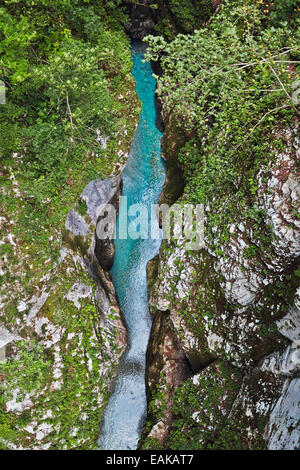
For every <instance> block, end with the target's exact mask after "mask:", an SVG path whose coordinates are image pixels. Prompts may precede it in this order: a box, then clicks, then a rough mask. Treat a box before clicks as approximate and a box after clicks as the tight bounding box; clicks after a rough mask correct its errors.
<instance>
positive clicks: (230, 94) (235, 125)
mask: <svg viewBox="0 0 300 470" xmlns="http://www.w3.org/2000/svg"><path fill="white" fill-rule="evenodd" d="M284 5H285V8H284ZM296 13H297V8H296V2H291V1H288V2H280V3H279V2H274V5H273V7H272V8H271V9H270V7H269V4H268V3H267V2H265V1H263V0H258V1H250V0H248V1H246V2H245V1H243V2H241V1H239V2H232V1H230V0H227V1H225V2H224V4H223V7H222V9H221V11H220V12H219V14H218V15H216V17H214V18H213V19H212V21H211V24H209V26H207V28H203V29H199V30H197V31H195V32H194V33H193V34H190V35H182V34H178V35H177V37H176V38H175V39H174V40H173V41H171V42H167V40H166V39H165V38H164V37H161V36H156V37H154V36H153V37H150V38H149V41H150V47H151V52H150V53H149V57H151V58H152V59H154V60H160V61H161V64H162V68H163V71H164V74H163V76H162V77H161V78H160V79H159V87H158V94H159V96H160V97H161V98H162V99H163V101H164V103H165V108H164V109H165V112H166V114H172V115H173V116H174V118H175V119H176V120H177V122H180V129H181V131H182V132H184V133H185V134H186V136H187V144H186V146H185V148H183V149H182V150H181V155H180V161H181V163H182V166H183V171H184V174H185V178H186V181H187V186H186V190H185V194H186V196H187V198H188V199H189V200H190V201H191V202H194V203H197V202H202V203H205V202H206V201H208V200H209V201H210V202H212V201H215V200H216V201H217V203H218V205H219V206H221V205H222V201H224V202H225V200H226V204H228V207H229V210H228V216H230V207H231V206H232V208H233V209H232V214H231V215H232V217H234V213H236V205H237V204H238V205H239V206H240V207H241V206H243V205H244V204H245V202H246V201H248V200H249V198H250V199H251V197H252V196H253V195H254V194H255V192H256V182H255V175H256V174H257V171H258V169H259V168H261V166H262V165H263V164H266V163H268V162H269V161H270V160H271V159H272V148H271V145H270V136H271V134H272V133H273V129H274V126H275V125H276V123H277V122H278V119H280V122H281V125H282V126H284V125H285V123H286V122H291V121H292V120H293V119H294V117H295V116H297V115H298V116H299V111H298V110H297V100H295V99H293V94H294V90H295V86H296V85H297V80H298V79H299V77H300V75H299V52H300V50H299V24H300V23H299V17H298V16H297V15H296ZM183 97H184V99H183ZM273 140H274V142H273V149H274V148H275V147H278V148H280V145H281V141H280V139H279V138H278V139H275V136H274V139H273ZM237 174H240V175H241V181H240V182H239V186H238V187H236V184H235V180H236V176H237ZM212 212H213V211H212ZM215 212H216V211H215ZM212 217H213V216H212ZM224 222H228V220H227V221H224ZM212 224H213V225H216V224H220V221H219V220H213V221H212Z"/></svg>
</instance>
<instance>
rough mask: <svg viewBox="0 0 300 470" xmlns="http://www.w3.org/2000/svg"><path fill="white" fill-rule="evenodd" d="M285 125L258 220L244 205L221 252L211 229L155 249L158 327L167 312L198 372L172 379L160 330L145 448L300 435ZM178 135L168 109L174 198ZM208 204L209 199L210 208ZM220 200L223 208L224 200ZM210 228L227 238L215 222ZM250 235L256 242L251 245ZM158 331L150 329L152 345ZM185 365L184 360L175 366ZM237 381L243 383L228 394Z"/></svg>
mask: <svg viewBox="0 0 300 470" xmlns="http://www.w3.org/2000/svg"><path fill="white" fill-rule="evenodd" d="M281 133H282V136H283V138H284V139H285V142H286V146H285V150H284V151H281V152H280V153H279V152H277V155H276V159H275V161H274V162H273V163H270V164H269V166H268V167H265V168H262V169H261V170H260V171H259V173H258V175H257V185H258V190H257V193H256V200H255V204H254V206H255V208H256V210H257V211H258V212H260V211H261V214H263V216H262V220H260V224H259V230H258V227H256V226H255V224H253V220H252V221H251V220H250V219H248V218H247V217H246V216H245V215H243V214H239V213H238V212H237V214H236V220H235V221H234V222H233V223H232V224H231V226H230V227H229V229H230V230H229V231H230V238H229V240H226V241H222V242H221V252H222V253H223V254H222V255H221V256H220V254H219V253H216V252H215V251H214V249H213V248H212V246H213V245H212V244H211V241H210V240H211V239H210V237H209V236H208V235H206V237H205V248H204V249H202V250H199V251H194V252H187V251H186V250H185V247H184V246H183V245H182V244H180V243H178V242H177V241H164V242H163V245H162V248H161V251H160V254H159V256H158V257H157V258H155V259H154V260H152V261H151V262H150V264H149V265H148V282H149V299H150V300H149V301H150V308H151V312H152V315H153V316H154V326H153V331H152V336H153V337H154V336H155V335H156V334H157V333H156V328H157V326H156V325H157V322H162V321H163V320H162V316H163V315H164V316H165V320H164V321H165V322H166V323H167V324H168V325H169V326H168V331H169V332H170V331H172V337H173V338H174V340H173V343H172V344H175V343H176V344H177V346H176V348H175V347H174V348H173V352H175V351H178V345H179V349H180V351H181V355H180V353H179V352H177V356H178V357H181V358H183V359H182V361H186V362H187V363H188V364H189V373H190V376H191V375H192V376H193V377H192V378H189V379H188V380H187V381H182V382H181V384H180V385H179V386H177V383H176V384H175V381H174V382H173V383H170V380H167V379H166V378H167V377H170V374H169V373H168V370H167V369H168V364H166V365H164V366H160V363H161V360H162V357H163V355H164V354H165V353H164V344H165V343H164V342H165V339H164V338H163V337H162V338H161V343H160V345H156V347H155V351H154V352H152V354H150V353H149V355H148V370H149V371H151V374H150V372H149V377H150V376H151V377H152V380H150V379H149V380H148V386H149V420H148V423H147V432H148V435H147V433H146V435H145V436H144V437H143V439H142V442H141V446H142V447H143V448H156V447H158V448H166V449H168V448H172V449H173V448H174V449H175V448H178V449H180V448H181V449H182V448H184V449H186V448H189V449H192V448H195V449H203V448H225V449H226V448H243V449H255V448H259V449H260V448H266V447H268V448H270V449H296V448H299V446H300V441H299V431H298V429H299V409H298V405H299V366H300V341H299V292H300V290H299V288H298V286H299V281H298V279H299V277H298V276H299V271H298V270H297V264H298V262H299V249H300V240H299V219H298V215H297V214H298V211H299V192H300V185H299V181H298V180H297V169H296V162H297V160H298V159H299V155H300V146H299V138H298V127H297V126H296V127H295V128H293V129H287V130H283V131H281ZM178 135H180V132H178V131H177V129H176V126H175V125H174V123H172V118H171V117H169V119H166V133H165V139H164V142H163V152H164V155H165V156H166V157H167V163H168V164H169V174H168V177H169V180H168V181H167V183H166V185H165V188H164V193H163V195H162V198H161V200H162V201H163V202H165V201H168V202H171V203H173V202H174V200H176V194H174V188H178V184H177V183H176V184H173V185H172V174H173V173H174V174H176V177H177V178H178V177H180V169H179V170H178V167H177V168H176V163H175V160H176V155H177V152H178V149H179V148H180V147H181V146H182V145H183V143H184V142H182V140H184V137H183V136H182V133H181V136H180V137H179V139H180V140H181V141H178V137H177V136H178ZM178 175H179V176H178ZM236 184H238V182H236ZM175 192H176V189H175ZM178 197H179V199H178V200H179V201H180V200H182V198H184V195H183V196H181V197H180V191H179V194H178V193H177V198H178ZM209 211H210V206H209V201H208V203H207V204H206V207H205V213H206V214H207V213H208V212H209ZM222 211H226V207H220V212H222ZM266 233H267V236H266V237H265V239H263V238H264V237H263V236H262V234H264V235H265V234H266ZM214 237H215V239H217V240H218V241H219V242H220V240H221V234H220V233H218V228H216V229H215V231H214ZM253 246H255V247H257V249H256V250H254V252H253V255H251V256H249V252H250V251H251V249H252V248H250V247H253ZM297 288H298V290H297ZM168 335H170V333H168ZM156 341H157V339H156ZM153 342H155V340H154V338H152V340H151V342H150V347H151V345H152V344H153ZM170 349H171V350H172V347H170ZM169 354H171V352H170V351H169ZM218 364H220V366H219V365H218ZM182 365H183V362H182V363H181V366H179V365H178V366H176V367H178V370H180V367H182ZM220 367H221V369H220ZM224 371H225V372H224ZM228 371H230V372H228ZM194 374H196V375H194ZM224 374H225V376H226V377H227V376H229V377H230V380H229V382H228V381H227V382H226V380H227V379H226V380H225V382H226V383H227V385H226V384H225V385H222V383H223V382H224ZM232 374H233V375H232ZM173 375H174V373H173ZM154 376H155V377H156V380H153V377H154ZM234 377H239V379H238V380H236V379H235V378H234ZM154 384H155V385H154ZM232 387H234V390H235V393H234V395H233V396H232V398H231V399H230V400H229V401H228V398H227V395H228V393H229V392H230V390H231V388H232ZM176 388H177V390H176V391H175V389H176ZM216 401H217V403H216ZM222 403H224V407H223V405H222ZM186 404H188V405H186ZM185 408H186V409H187V410H188V411H185ZM170 409H171V410H172V413H171V414H172V423H170V412H169V411H168V412H164V411H161V410H170ZM184 422H185V424H183V423H184ZM225 431H226V432H225ZM162 436H163V437H162ZM179 436H184V437H182V438H179ZM180 446H181V447H180ZM183 446H184V447H183ZM186 446H188V447H186Z"/></svg>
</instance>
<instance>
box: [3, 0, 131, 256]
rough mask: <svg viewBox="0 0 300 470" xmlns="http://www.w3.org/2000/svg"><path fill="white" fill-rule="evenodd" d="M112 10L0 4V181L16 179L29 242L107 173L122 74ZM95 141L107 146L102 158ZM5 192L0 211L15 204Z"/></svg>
mask: <svg viewBox="0 0 300 470" xmlns="http://www.w3.org/2000/svg"><path fill="white" fill-rule="evenodd" d="M120 3H121V2H119V1H110V2H101V1H93V0H91V1H90V0H88V1H80V0H78V1H75V2H74V1H73V2H71V1H69V0H65V1H63V2H57V1H50V2H49V1H44V0H36V1H15V0H14V1H11V0H8V1H5V2H1V5H0V24H1V26H0V31H1V33H0V37H1V45H0V72H1V79H2V80H3V81H4V83H5V86H6V104H5V105H1V114H0V154H1V173H0V178H1V179H2V182H1V184H3V185H7V186H8V187H9V186H10V185H11V182H10V181H9V179H8V176H10V177H11V178H17V179H18V183H19V184H20V190H21V192H22V193H23V194H26V196H27V198H29V199H30V206H26V207H24V208H22V211H21V213H20V218H21V220H22V225H23V226H24V227H25V232H26V226H28V230H29V234H28V236H29V237H30V236H31V233H32V229H33V226H35V225H36V223H35V222H36V221H37V220H39V222H40V224H39V225H41V222H43V223H45V224H47V225H48V224H49V222H51V215H53V217H55V221H53V223H57V220H63V218H64V217H65V214H66V211H67V210H68V207H70V205H71V204H72V199H74V195H76V194H78V191H79V190H80V188H82V187H83V185H84V184H86V183H87V182H88V181H90V180H91V179H92V178H93V177H96V176H98V175H100V176H101V175H105V174H107V173H109V172H110V171H111V164H112V163H113V161H114V160H115V159H116V157H117V155H116V153H117V152H116V142H115V140H116V139H115V138H114V136H115V135H116V132H117V131H118V130H119V128H120V126H121V125H122V122H123V116H124V109H123V108H124V107H123V106H122V105H121V103H120V101H119V100H118V95H119V93H120V92H122V91H123V89H124V90H125V89H126V83H125V81H126V76H127V75H128V73H129V72H130V69H131V61H130V51H129V40H128V38H127V37H126V35H125V33H124V30H123V27H122V24H123V22H124V21H125V20H126V16H125V14H124V13H123V10H122V8H119V4H120ZM98 132H99V133H100V135H101V136H102V137H113V138H112V139H111V141H110V143H109V147H108V150H107V151H104V149H103V146H102V143H101V140H99V139H97V136H98ZM107 155H109V156H107ZM66 183H67V184H66ZM8 187H7V191H6V195H4V194H3V193H2V195H1V196H0V197H1V205H5V206H7V205H13V204H15V201H14V200H13V199H10V198H9V197H8V196H9V189H8ZM62 199H63V200H64V201H65V203H64V204H61V201H62ZM54 206H55V210H54V209H53V207H54ZM28 216H29V217H30V220H28ZM49 217H50V219H49ZM36 230H37V232H36V234H37V233H38V232H39V228H38V226H36ZM42 238H43V235H42V233H41V234H40V240H39V241H40V242H42ZM45 249H47V247H45ZM46 256H47V254H46Z"/></svg>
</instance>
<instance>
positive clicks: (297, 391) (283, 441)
mask: <svg viewBox="0 0 300 470" xmlns="http://www.w3.org/2000/svg"><path fill="white" fill-rule="evenodd" d="M299 421H300V378H295V379H293V380H286V382H285V384H284V388H283V392H282V395H281V397H280V398H279V400H278V401H277V403H276V405H275V407H274V409H273V411H272V413H271V415H270V422H269V427H268V438H269V449H270V450H299V449H300V445H299V442H300V426H299Z"/></svg>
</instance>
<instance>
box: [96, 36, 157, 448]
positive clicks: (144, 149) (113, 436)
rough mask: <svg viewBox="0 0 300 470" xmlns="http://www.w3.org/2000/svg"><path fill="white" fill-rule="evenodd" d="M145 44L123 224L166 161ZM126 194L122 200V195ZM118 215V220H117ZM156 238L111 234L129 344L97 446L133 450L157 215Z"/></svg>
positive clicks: (147, 196)
mask: <svg viewBox="0 0 300 470" xmlns="http://www.w3.org/2000/svg"><path fill="white" fill-rule="evenodd" d="M144 50H145V46H144V45H143V44H142V43H140V42H136V43H134V44H133V45H132V60H133V69H132V73H133V76H134V78H135V80H136V90H137V93H138V96H139V98H140V100H141V102H142V105H143V106H142V111H141V114H140V118H139V124H138V127H137V130H136V132H135V135H134V138H133V142H132V145H131V150H130V155H129V158H128V161H127V164H126V167H125V169H124V172H123V175H122V176H123V192H122V200H121V207H120V211H123V213H125V212H126V217H125V218H124V217H119V218H118V221H117V231H116V234H118V233H119V229H120V224H121V223H122V224H123V226H122V227H121V228H122V229H123V230H125V220H126V218H127V220H126V223H127V224H130V222H132V220H133V219H135V217H127V211H126V204H127V206H128V207H130V206H131V205H132V204H136V203H142V204H143V205H144V206H145V207H146V208H147V209H148V214H149V231H150V213H151V211H150V209H151V205H152V204H155V203H157V201H158V198H159V195H160V193H161V191H162V187H163V184H164V181H165V173H166V168H165V163H164V161H163V160H162V158H161V137H162V134H161V132H160V131H159V130H158V129H157V127H156V125H155V122H156V110H155V88H156V80H155V78H154V77H153V76H152V74H153V72H152V68H151V65H150V63H149V62H146V63H143V58H144ZM126 198H127V201H126ZM120 221H122V222H120ZM153 232H154V233H156V235H157V237H156V239H151V238H148V239H141V238H139V239H136V240H133V239H130V238H127V239H119V238H116V240H115V247H116V254H115V259H114V265H113V268H112V271H111V274H112V278H113V283H114V286H115V289H116V293H117V296H118V299H119V302H120V305H121V308H122V311H123V313H124V317H125V321H126V326H127V329H128V336H129V348H128V350H127V351H126V352H125V353H124V355H123V357H122V360H121V362H120V366H119V370H118V374H117V377H116V380H115V384H114V389H113V393H112V395H111V397H110V400H109V403H108V406H107V408H106V410H105V413H104V417H103V420H102V423H101V427H100V437H99V447H100V449H102V450H134V449H136V448H137V444H138V441H139V438H140V435H141V432H142V429H143V425H144V423H145V418H146V408H147V402H146V389H145V359H146V350H147V345H148V341H149V335H150V329H151V317H150V314H149V307H148V292H147V279H146V265H147V262H148V261H149V260H150V259H151V258H153V257H154V256H155V255H157V254H158V252H159V248H160V244H161V239H160V235H161V234H160V229H159V227H158V222H157V219H156V218H155V220H152V233H153Z"/></svg>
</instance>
